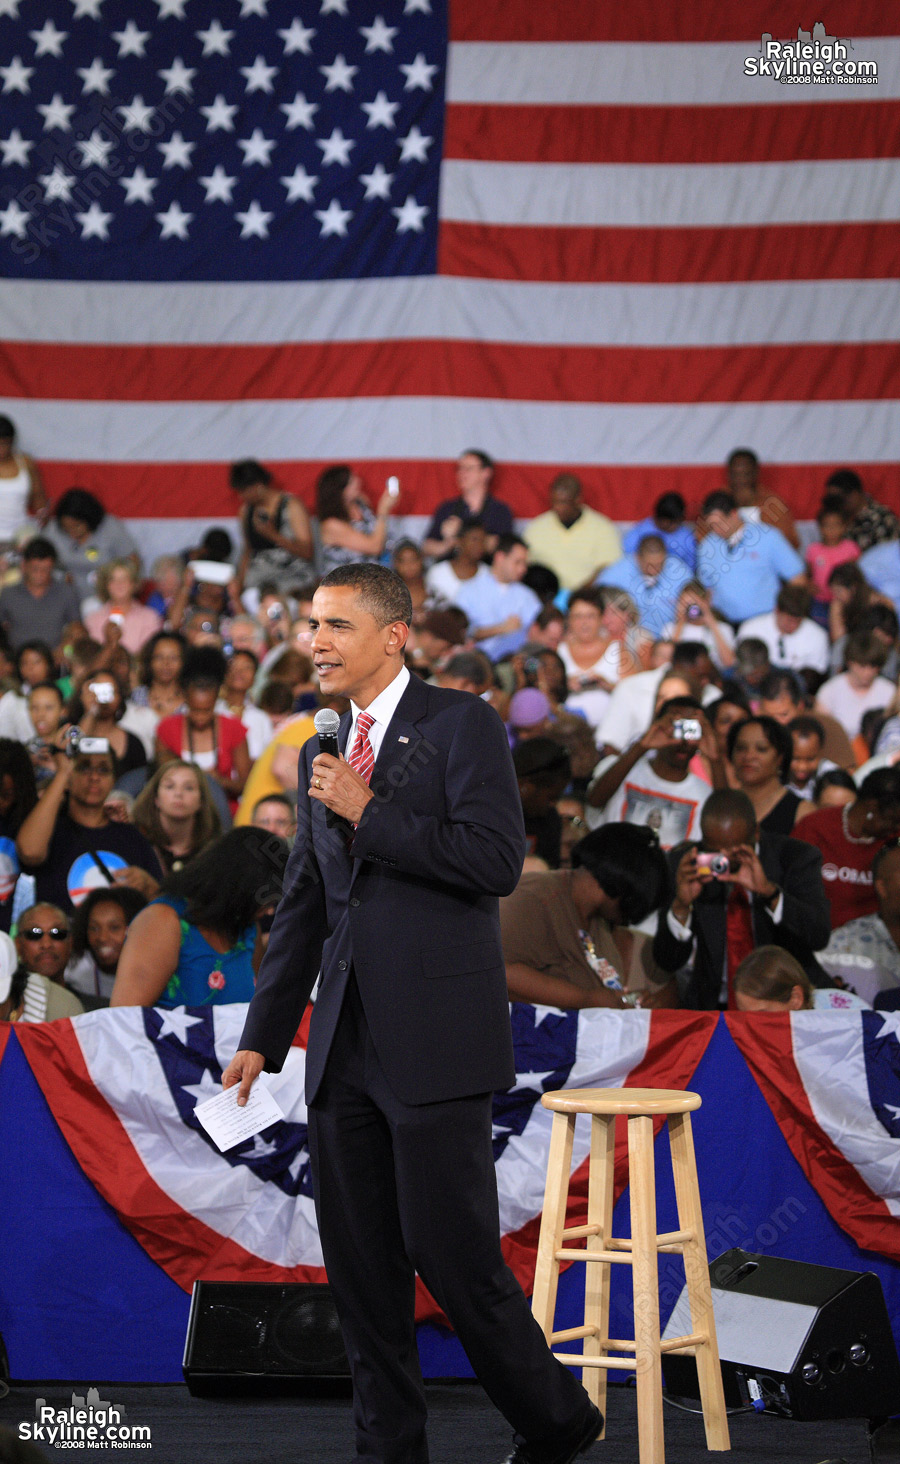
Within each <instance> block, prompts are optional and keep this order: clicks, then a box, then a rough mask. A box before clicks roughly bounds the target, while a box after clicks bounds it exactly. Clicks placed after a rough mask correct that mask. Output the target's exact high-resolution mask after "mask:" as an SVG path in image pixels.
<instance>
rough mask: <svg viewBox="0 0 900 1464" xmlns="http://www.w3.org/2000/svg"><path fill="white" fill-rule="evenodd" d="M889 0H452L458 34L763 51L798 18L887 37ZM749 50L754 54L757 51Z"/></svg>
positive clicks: (848, 33)
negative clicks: (800, 1) (810, 8)
mask: <svg viewBox="0 0 900 1464" xmlns="http://www.w3.org/2000/svg"><path fill="white" fill-rule="evenodd" d="M885 15H886V11H885V6H884V0H840V3H837V0H819V3H818V4H817V5H816V7H815V16H814V17H812V19H811V18H810V16H809V15H804V14H801V13H800V12H799V11H798V8H797V5H796V4H795V3H794V0H745V3H743V4H741V5H735V6H728V5H711V4H710V3H709V0H680V3H679V4H677V5H673V4H672V3H671V0H638V3H637V4H634V3H632V4H630V5H611V4H598V3H597V0H567V3H566V4H565V5H536V4H523V0H451V4H450V39H451V40H453V41H647V42H650V43H657V42H660V41H744V40H747V41H751V42H755V48H754V49H756V50H758V47H759V41H760V37H761V36H762V34H763V32H764V31H768V32H769V34H770V35H773V36H775V37H776V39H781V40H788V39H790V38H793V39H796V36H797V28H798V24H800V23H803V22H805V24H806V25H807V26H809V27H810V28H811V26H812V23H813V20H815V21H821V22H822V24H823V25H824V26H825V29H826V31H827V32H828V34H829V35H832V36H838V37H841V38H848V37H852V36H882V35H885V34H890V33H891V32H892V30H893V29H894V27H893V26H892V25H891V23H890V22H887V23H886V21H885ZM749 54H753V52H752V51H751V52H750V53H749Z"/></svg>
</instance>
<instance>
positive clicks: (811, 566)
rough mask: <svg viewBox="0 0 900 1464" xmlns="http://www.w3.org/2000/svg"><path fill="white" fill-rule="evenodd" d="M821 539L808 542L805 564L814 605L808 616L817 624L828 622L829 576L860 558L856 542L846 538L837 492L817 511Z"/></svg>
mask: <svg viewBox="0 0 900 1464" xmlns="http://www.w3.org/2000/svg"><path fill="white" fill-rule="evenodd" d="M816 523H817V524H818V526H819V534H820V542H818V543H815V544H810V546H809V548H808V549H807V551H806V567H807V569H808V570H809V577H810V580H811V581H812V592H813V604H812V611H811V615H812V618H813V620H815V622H816V624H817V625H824V626H826V627H827V625H828V606H829V605H830V603H831V589H830V587H829V584H828V576H829V575H830V574H831V571H832V570H833V569H837V567H838V565H839V564H848V563H849V562H850V560H852V559H858V558H859V545H858V544H854V542H853V540H852V539H848V538H847V529H848V528H849V525H850V516H849V514H848V512H847V509H846V507H845V505H844V500H843V498H842V497H841V495H840V494H839V493H826V494H825V497H824V498H823V499H822V506H821V508H820V509H819V512H818V513H817V514H816Z"/></svg>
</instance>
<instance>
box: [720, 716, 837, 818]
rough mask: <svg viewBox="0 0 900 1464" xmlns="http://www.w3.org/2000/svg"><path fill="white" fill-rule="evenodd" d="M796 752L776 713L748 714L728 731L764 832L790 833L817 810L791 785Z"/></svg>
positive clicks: (740, 781)
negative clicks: (792, 788) (790, 780)
mask: <svg viewBox="0 0 900 1464" xmlns="http://www.w3.org/2000/svg"><path fill="white" fill-rule="evenodd" d="M793 756H794V744H793V739H792V737H791V734H790V732H788V730H787V728H786V727H782V725H781V723H780V722H776V721H775V718H774V717H747V718H746V720H745V721H743V722H737V723H736V724H735V725H734V726H733V727H732V728H731V730H730V732H729V733H728V760H729V762H730V763H731V766H732V768H733V769H734V775H735V778H736V779H737V785H738V787H739V788H740V789H741V790H742V791H743V792H744V793H746V794H747V797H748V798H749V799H750V802H751V803H752V804H753V809H754V812H755V814H756V819H757V823H758V824H759V827H760V828H761V829H762V830H763V832H764V833H767V834H790V833H791V831H792V829H793V827H794V824H795V823H797V822H799V820H800V819H801V818H805V817H806V815H807V814H808V813H813V812H815V804H813V803H810V802H809V800H808V799H806V798H799V797H798V796H797V794H796V793H792V792H791V791H790V789H789V788H788V787H787V781H788V779H789V777H790V775H791V762H792V760H793Z"/></svg>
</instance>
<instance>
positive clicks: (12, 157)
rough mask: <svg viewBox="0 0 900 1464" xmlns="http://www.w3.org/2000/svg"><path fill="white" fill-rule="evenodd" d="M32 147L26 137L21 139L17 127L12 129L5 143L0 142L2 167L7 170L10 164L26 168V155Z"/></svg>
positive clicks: (31, 143)
mask: <svg viewBox="0 0 900 1464" xmlns="http://www.w3.org/2000/svg"><path fill="white" fill-rule="evenodd" d="M33 147H34V143H33V142H29V141H28V138H27V137H23V136H22V134H21V132H20V131H19V129H18V127H14V128H13V130H12V132H11V133H10V134H9V137H7V138H6V140H5V141H0V152H2V153H3V166H4V168H7V167H9V166H10V164H11V163H19V164H21V166H22V167H23V168H26V167H27V166H28V154H29V153H30V152H31V149H32V148H33Z"/></svg>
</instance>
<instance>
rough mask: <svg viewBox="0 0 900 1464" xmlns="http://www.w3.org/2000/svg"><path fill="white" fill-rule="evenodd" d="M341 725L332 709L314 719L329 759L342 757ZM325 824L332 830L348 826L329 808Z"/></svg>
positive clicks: (320, 746) (321, 745) (325, 708)
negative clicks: (339, 742) (339, 731)
mask: <svg viewBox="0 0 900 1464" xmlns="http://www.w3.org/2000/svg"><path fill="white" fill-rule="evenodd" d="M340 725H341V719H340V717H339V716H338V714H337V712H335V711H332V709H331V707H323V708H322V710H321V711H319V712H316V715H315V716H314V717H313V726H314V727H315V729H316V732H317V734H318V738H319V751H320V752H324V753H327V755H328V756H329V757H340V755H341V751H340V748H339V747H338V728H339V727H340ZM325 822H326V824H327V825H328V827H329V828H330V829H333V828H345V827H346V826H347V822H346V819H343V818H340V817H339V816H338V815H337V814H336V813H335V812H334V810H333V809H331V808H327V807H326V809H325Z"/></svg>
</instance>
